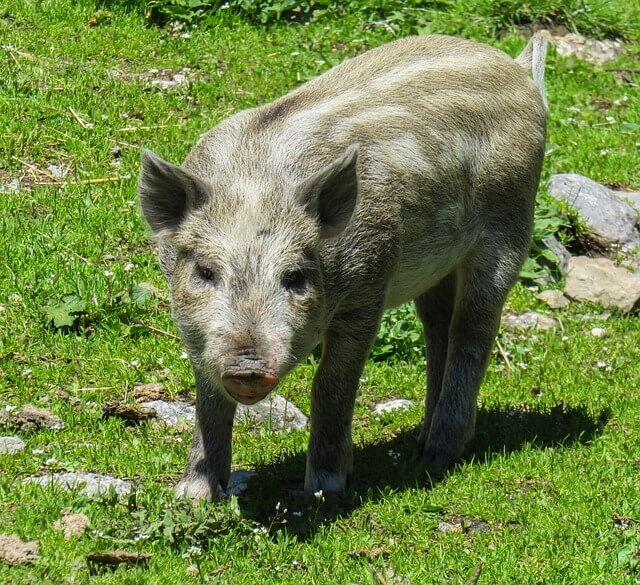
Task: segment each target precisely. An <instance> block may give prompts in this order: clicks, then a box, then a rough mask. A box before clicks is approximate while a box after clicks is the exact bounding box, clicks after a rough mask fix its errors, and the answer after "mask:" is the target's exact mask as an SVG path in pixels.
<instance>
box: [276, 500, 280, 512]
mask: <svg viewBox="0 0 640 585" xmlns="http://www.w3.org/2000/svg"><path fill="white" fill-rule="evenodd" d="M279 510H280V502H278V503H277V504H276V512H278V511H279Z"/></svg>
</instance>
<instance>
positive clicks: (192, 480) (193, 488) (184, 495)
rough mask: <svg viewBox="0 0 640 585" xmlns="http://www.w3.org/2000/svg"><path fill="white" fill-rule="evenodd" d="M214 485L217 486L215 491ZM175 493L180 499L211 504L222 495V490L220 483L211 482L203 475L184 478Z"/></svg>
mask: <svg viewBox="0 0 640 585" xmlns="http://www.w3.org/2000/svg"><path fill="white" fill-rule="evenodd" d="M212 485H215V489H212ZM174 492H175V496H176V498H178V499H188V500H193V501H195V502H198V501H200V500H207V501H208V502H211V501H212V500H215V499H218V498H220V496H221V495H222V490H221V489H220V486H219V485H218V483H217V482H216V483H215V484H214V483H213V482H209V480H208V479H207V478H206V477H204V476H202V475H197V476H194V477H183V478H182V479H181V480H180V481H179V482H178V484H177V485H176V487H175V489H174Z"/></svg>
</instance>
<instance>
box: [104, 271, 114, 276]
mask: <svg viewBox="0 0 640 585" xmlns="http://www.w3.org/2000/svg"><path fill="white" fill-rule="evenodd" d="M103 274H104V275H105V276H113V272H112V271H111V270H104V271H103Z"/></svg>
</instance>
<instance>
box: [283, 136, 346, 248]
mask: <svg viewBox="0 0 640 585" xmlns="http://www.w3.org/2000/svg"><path fill="white" fill-rule="evenodd" d="M357 163H358V145H357V144H352V145H351V146H350V147H349V148H347V150H345V152H344V153H343V154H342V155H341V156H339V157H338V158H337V159H335V160H334V161H333V162H332V163H330V164H328V165H327V166H326V167H324V168H323V169H322V170H320V171H319V172H317V173H316V174H315V175H313V176H311V177H310V178H308V179H306V180H305V181H303V182H302V183H301V184H300V185H298V187H297V190H296V197H297V198H298V201H300V202H301V203H302V204H303V205H304V206H305V207H306V209H307V211H308V212H309V213H310V214H311V215H313V216H315V217H316V218H317V219H318V222H319V224H320V237H321V238H323V239H326V238H334V237H336V236H338V235H339V234H341V233H342V231H343V230H344V228H346V227H347V224H348V223H349V220H350V219H351V216H352V215H353V210H354V209H355V207H356V201H357V200H358V174H357V172H356V166H357Z"/></svg>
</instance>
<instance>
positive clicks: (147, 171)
mask: <svg viewBox="0 0 640 585" xmlns="http://www.w3.org/2000/svg"><path fill="white" fill-rule="evenodd" d="M141 163H142V166H141V169H140V177H139V178H138V195H139V197H140V206H141V207H142V213H143V214H144V217H145V219H146V220H147V223H148V224H149V226H150V227H151V230H152V231H153V233H154V235H156V236H163V235H171V234H174V233H175V232H176V231H177V230H178V227H179V226H180V223H181V222H182V220H183V219H184V218H185V216H186V215H187V213H188V212H189V211H191V210H193V209H197V208H198V207H200V206H201V205H202V204H203V203H204V202H205V201H206V198H207V189H206V186H205V184H204V182H203V181H201V180H200V179H198V178H197V177H195V176H193V175H191V174H190V173H188V172H187V171H185V170H184V169H182V168H180V167H178V166H176V165H172V164H171V163H168V162H167V161H164V160H162V159H161V158H160V157H159V156H158V155H157V154H155V153H153V152H151V151H150V150H144V151H143V152H142V156H141Z"/></svg>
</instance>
